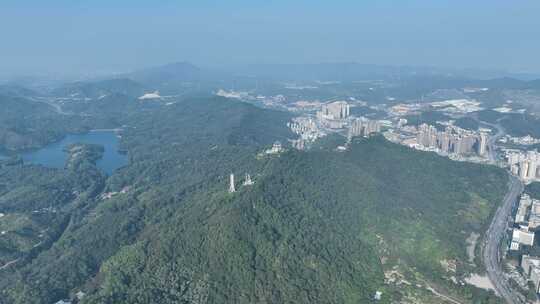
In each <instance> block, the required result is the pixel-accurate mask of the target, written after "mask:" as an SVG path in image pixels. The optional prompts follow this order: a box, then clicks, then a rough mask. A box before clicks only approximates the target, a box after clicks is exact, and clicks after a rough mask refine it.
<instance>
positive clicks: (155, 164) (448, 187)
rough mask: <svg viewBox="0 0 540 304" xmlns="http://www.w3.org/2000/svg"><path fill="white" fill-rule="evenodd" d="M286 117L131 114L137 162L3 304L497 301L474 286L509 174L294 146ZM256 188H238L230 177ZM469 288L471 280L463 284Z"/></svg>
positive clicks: (7, 289)
mask: <svg viewBox="0 0 540 304" xmlns="http://www.w3.org/2000/svg"><path fill="white" fill-rule="evenodd" d="M288 119H290V117H289V115H288V114H287V113H282V112H275V111H268V110H263V109H259V108H256V107H253V106H251V105H247V104H243V103H239V102H234V101H230V100H226V99H222V98H214V99H197V100H189V101H183V102H178V103H176V104H173V105H169V106H161V107H152V108H146V109H144V110H141V111H137V112H133V113H130V114H129V115H126V116H125V117H122V122H123V123H125V124H126V125H127V127H126V128H125V131H124V132H123V133H122V147H123V149H125V150H127V151H128V153H129V154H128V155H129V159H130V164H129V165H128V166H126V167H124V168H122V169H120V170H118V171H116V172H115V173H114V174H113V175H112V176H111V177H109V178H108V179H107V181H106V185H105V186H104V187H103V191H102V192H101V193H99V194H97V195H95V196H94V197H88V198H87V200H88V202H87V204H85V209H84V210H82V211H79V212H78V213H77V216H74V217H71V219H70V222H69V225H67V227H66V229H65V230H64V231H63V232H62V234H61V236H60V237H59V239H58V241H56V242H55V243H54V244H53V245H51V246H50V248H47V249H45V250H42V251H40V252H39V253H37V254H36V255H35V257H34V258H32V259H27V260H25V261H24V263H21V264H17V265H16V267H13V268H8V269H6V270H4V271H3V273H2V276H0V284H1V285H0V290H2V293H0V297H1V298H2V300H3V302H1V303H53V302H54V301H58V300H60V299H68V298H74V297H75V293H76V292H78V291H83V292H84V293H86V296H85V297H84V298H83V299H82V301H81V302H82V303H370V302H375V300H373V297H374V295H375V293H376V291H380V292H382V299H381V300H380V301H379V303H391V302H396V301H402V300H405V299H408V300H411V301H412V300H416V302H421V303H441V302H442V300H441V299H440V298H438V297H437V296H435V295H434V294H433V293H432V292H431V291H430V289H431V288H437V290H442V291H444V292H445V293H446V294H449V295H451V296H452V297H455V298H457V299H460V300H461V301H463V302H465V303H466V302H473V301H476V302H478V301H486V302H487V301H488V299H489V301H495V300H494V298H493V295H492V294H489V293H487V292H484V291H481V290H480V289H476V288H473V287H471V286H468V285H466V286H462V285H461V283H459V282H461V281H462V277H463V276H464V275H465V274H468V273H470V272H472V271H478V270H479V267H478V266H476V265H475V263H474V262H469V261H468V257H467V254H466V250H465V239H466V238H467V237H468V236H469V235H470V233H471V232H473V231H476V232H482V231H483V230H484V229H485V228H486V225H487V224H488V223H489V219H490V217H491V214H492V213H493V212H494V210H495V207H496V206H497V204H499V202H500V200H501V198H502V196H503V194H504V192H505V189H506V181H507V177H506V175H505V173H504V171H503V170H499V169H497V168H494V167H488V166H481V165H473V164H467V163H458V162H452V161H450V160H448V159H445V158H442V157H439V156H437V155H435V154H432V153H424V152H418V151H413V150H410V149H408V148H405V147H402V146H398V145H395V144H391V143H389V142H387V141H385V140H384V139H383V138H382V137H376V138H372V139H369V140H368V139H355V140H354V142H353V144H352V145H351V148H350V150H348V151H346V152H335V151H333V149H325V148H324V147H323V149H318V148H317V149H315V150H313V151H309V152H300V151H294V150H288V151H286V152H284V153H282V154H279V155H273V156H266V155H260V154H259V153H260V152H262V151H263V150H264V149H266V148H268V146H269V145H271V144H272V142H273V141H275V140H281V141H282V142H283V143H286V139H287V138H290V137H291V136H292V135H291V134H290V133H289V131H288V130H287V128H286V127H285V123H286V121H288ZM231 172H232V173H235V174H236V176H237V177H242V176H243V175H244V174H245V173H249V174H251V176H252V177H253V180H254V182H255V184H254V185H251V186H242V185H241V182H242V181H241V180H240V181H238V182H237V184H236V186H237V189H238V191H237V192H236V193H232V194H231V193H228V192H227V187H228V175H229V174H230V173H231ZM454 282H457V283H454Z"/></svg>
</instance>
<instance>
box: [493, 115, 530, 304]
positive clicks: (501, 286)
mask: <svg viewBox="0 0 540 304" xmlns="http://www.w3.org/2000/svg"><path fill="white" fill-rule="evenodd" d="M482 123H484V124H486V125H489V126H491V127H494V128H495V129H497V133H496V134H495V135H493V136H491V137H490V138H489V141H488V149H489V158H490V160H491V161H492V162H493V163H496V160H497V157H496V156H497V154H496V146H495V143H496V142H497V140H499V138H501V137H502V136H503V135H504V129H503V128H502V126H501V125H499V124H490V123H486V122H482ZM509 176H510V181H509V184H508V192H507V193H506V195H505V197H504V200H503V203H502V205H501V206H500V207H499V208H498V209H497V211H496V212H495V215H494V216H493V220H492V221H491V224H490V225H489V228H488V230H487V231H486V237H485V239H484V242H483V248H482V259H483V261H484V265H485V267H486V271H487V274H488V277H489V279H490V281H491V283H492V284H493V286H494V287H495V290H496V293H497V294H498V295H499V296H501V297H502V298H503V299H504V300H505V301H506V302H507V303H509V304H521V303H525V302H524V301H523V300H522V296H521V295H518V294H516V293H515V292H514V291H513V290H512V288H511V287H510V284H509V283H508V281H507V280H506V278H505V276H504V273H503V270H502V266H501V263H500V256H499V254H500V250H499V249H500V245H501V241H502V240H503V237H504V235H505V233H506V229H507V225H508V217H509V216H510V215H511V214H512V206H513V205H514V203H515V202H516V201H517V199H518V197H519V195H520V194H521V192H523V187H524V186H523V183H522V182H521V181H520V180H519V179H518V178H516V177H515V176H512V175H509Z"/></svg>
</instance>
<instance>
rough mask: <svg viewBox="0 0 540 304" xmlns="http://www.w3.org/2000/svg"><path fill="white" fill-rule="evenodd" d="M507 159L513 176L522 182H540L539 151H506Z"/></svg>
mask: <svg viewBox="0 0 540 304" xmlns="http://www.w3.org/2000/svg"><path fill="white" fill-rule="evenodd" d="M506 159H507V161H508V166H510V171H511V172H512V174H514V175H516V176H518V177H519V178H520V179H521V180H522V181H524V182H531V181H537V180H540V166H539V163H540V153H538V152H537V151H526V152H523V151H519V150H506Z"/></svg>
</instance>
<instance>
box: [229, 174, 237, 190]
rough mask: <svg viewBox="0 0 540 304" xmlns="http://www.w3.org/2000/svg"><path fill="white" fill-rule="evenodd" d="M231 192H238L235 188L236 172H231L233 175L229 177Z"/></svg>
mask: <svg viewBox="0 0 540 304" xmlns="http://www.w3.org/2000/svg"><path fill="white" fill-rule="evenodd" d="M229 182H230V184H229V192H230V193H233V192H236V189H235V188H234V174H232V173H231V176H230V178H229Z"/></svg>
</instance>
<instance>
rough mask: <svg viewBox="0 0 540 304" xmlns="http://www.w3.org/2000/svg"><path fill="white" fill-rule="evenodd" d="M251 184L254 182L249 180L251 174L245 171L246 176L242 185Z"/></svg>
mask: <svg viewBox="0 0 540 304" xmlns="http://www.w3.org/2000/svg"><path fill="white" fill-rule="evenodd" d="M253 184H254V182H253V181H252V180H251V176H250V175H249V174H247V173H246V178H245V179H244V183H243V185H244V186H251V185H253Z"/></svg>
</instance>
